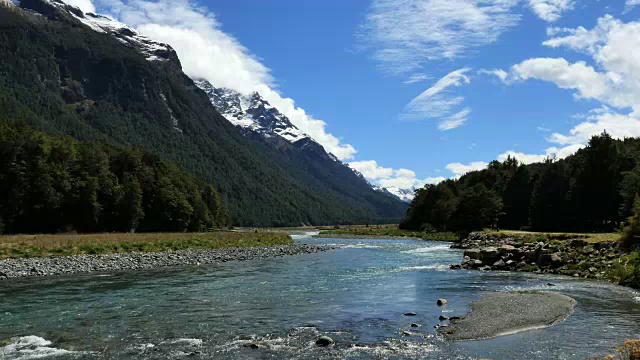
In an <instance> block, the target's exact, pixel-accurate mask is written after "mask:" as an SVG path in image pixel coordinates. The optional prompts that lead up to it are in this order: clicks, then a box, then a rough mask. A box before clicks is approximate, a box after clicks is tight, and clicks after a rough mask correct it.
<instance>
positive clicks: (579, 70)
mask: <svg viewBox="0 0 640 360" xmlns="http://www.w3.org/2000/svg"><path fill="white" fill-rule="evenodd" d="M511 74H512V77H513V78H515V79H516V80H529V79H538V80H543V81H548V82H553V83H555V84H556V85H557V86H558V87H560V88H562V89H575V90H578V94H577V95H578V96H579V97H583V98H593V99H598V98H602V97H603V96H605V95H606V93H607V91H608V84H607V78H606V76H604V75H603V74H600V73H598V72H597V71H596V70H595V69H594V68H593V67H591V66H588V65H587V64H586V63H585V62H582V61H579V62H576V63H573V64H570V63H569V62H568V61H567V60H565V59H562V58H559V59H553V58H535V59H529V60H525V61H523V62H521V63H520V64H517V65H515V66H513V68H512V70H511Z"/></svg>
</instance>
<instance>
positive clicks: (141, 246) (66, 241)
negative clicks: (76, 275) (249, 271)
mask: <svg viewBox="0 0 640 360" xmlns="http://www.w3.org/2000/svg"><path fill="white" fill-rule="evenodd" d="M292 243H293V240H291V237H289V236H288V235H287V234H282V233H247V232H245V233H239V232H207V233H138V234H131V233H120V234H81V235H80V234H60V235H47V234H43V235H4V236H0V259H6V258H21V257H42V256H62V255H79V254H111V253H122V252H152V251H168V250H181V249H218V248H228V247H256V246H270V245H289V244H292Z"/></svg>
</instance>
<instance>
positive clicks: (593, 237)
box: [486, 230, 622, 243]
mask: <svg viewBox="0 0 640 360" xmlns="http://www.w3.org/2000/svg"><path fill="white" fill-rule="evenodd" d="M486 232H488V233H494V234H495V233H496V232H493V231H489V230H487V231H486ZM497 234H500V235H503V236H521V237H523V238H524V240H525V241H527V240H530V241H545V240H546V241H548V240H571V239H582V240H585V241H587V242H590V243H600V242H617V241H620V238H621V236H622V234H620V233H592V234H590V233H560V232H531V231H515V230H500V231H499V232H497Z"/></svg>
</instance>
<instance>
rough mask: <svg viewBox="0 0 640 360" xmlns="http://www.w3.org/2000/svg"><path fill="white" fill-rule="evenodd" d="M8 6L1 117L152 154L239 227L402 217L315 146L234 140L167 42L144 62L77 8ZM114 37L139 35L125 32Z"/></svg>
mask: <svg viewBox="0 0 640 360" xmlns="http://www.w3.org/2000/svg"><path fill="white" fill-rule="evenodd" d="M13 8H15V6H12V9H9V8H8V7H6V6H0V20H2V21H0V30H1V31H0V40H1V41H0V55H2V56H0V59H3V60H2V61H0V73H3V74H7V75H6V77H4V78H3V79H1V81H0V108H1V109H3V110H2V111H0V120H4V121H18V122H26V123H28V124H30V125H31V126H33V127H35V128H37V129H39V130H43V131H45V132H47V133H50V134H54V135H59V134H66V135H71V136H73V137H75V138H78V139H81V140H97V141H101V142H107V143H114V144H120V145H126V146H140V147H143V148H144V149H146V150H148V151H153V152H157V153H158V154H160V155H161V156H163V157H165V158H167V159H169V160H172V161H175V162H176V163H177V164H179V165H180V166H181V167H183V168H185V169H186V170H188V171H189V172H191V173H192V174H194V175H197V176H199V177H201V178H203V179H204V180H206V181H208V182H210V183H212V184H214V186H216V189H217V190H218V191H219V192H220V194H221V196H223V198H224V200H225V203H227V204H228V206H229V212H230V214H231V215H232V218H233V219H234V223H235V224H236V225H247V226H278V225H299V224H302V223H304V224H332V223H334V224H335V223H354V222H360V223H364V222H372V223H373V222H388V221H396V220H397V219H398V218H399V217H401V216H402V215H403V214H404V212H405V210H406V204H401V203H399V202H398V201H397V200H395V199H393V198H391V197H389V196H386V195H384V194H380V193H378V192H376V191H374V190H373V189H371V187H370V186H369V185H368V184H367V183H366V182H364V181H363V180H361V179H359V178H358V177H357V176H354V175H353V172H352V171H351V170H348V169H346V168H345V167H344V166H343V165H342V164H341V163H337V162H335V161H333V160H331V161H328V160H327V159H324V160H323V159H322V158H323V156H322V152H324V149H322V148H321V147H319V146H318V147H316V146H315V145H316V144H315V143H314V142H311V141H309V140H305V139H300V140H301V141H297V142H296V143H297V144H298V146H299V147H300V148H304V149H309V150H313V149H314V148H315V149H316V150H320V149H322V152H319V151H318V152H313V151H306V150H305V151H299V150H298V149H296V148H295V147H294V146H293V145H292V144H290V143H288V142H286V141H284V140H283V141H281V142H280V144H279V145H278V146H274V144H273V143H271V142H268V141H266V140H265V139H264V138H263V137H261V136H255V135H251V136H243V135H242V134H241V133H240V132H239V131H238V129H237V128H236V127H235V126H233V125H232V124H231V123H229V121H228V119H226V118H224V117H223V116H222V115H220V114H219V113H218V111H216V110H215V108H214V107H213V106H211V102H210V99H209V97H208V96H207V94H206V93H205V92H203V91H202V90H201V89H200V88H198V87H197V86H196V84H195V83H194V82H193V81H192V80H191V79H190V78H189V77H188V76H186V75H185V74H184V73H183V72H182V70H181V66H180V62H179V59H178V58H177V55H176V56H175V58H174V57H173V54H175V52H173V51H172V49H171V51H167V52H166V54H167V55H168V58H167V59H166V60H167V61H162V60H157V59H154V58H151V59H150V56H149V52H148V51H146V50H145V49H143V51H140V49H137V46H136V43H135V42H131V41H130V42H127V43H126V44H125V43H124V42H123V39H119V38H118V36H120V35H122V34H121V33H119V32H118V33H117V34H116V36H114V35H113V33H108V32H99V31H95V29H93V28H92V27H90V26H89V25H87V24H85V23H83V22H82V21H80V20H79V19H78V18H77V17H78V15H77V14H76V15H75V16H74V15H72V13H71V12H70V11H74V12H79V11H80V10H79V9H77V8H74V9H71V10H70V9H69V7H68V6H67V5H61V4H59V3H58V4H57V5H55V4H54V3H52V2H51V1H49V0H23V1H22V2H20V9H22V10H18V11H16V10H15V9H13ZM38 14H39V15H38ZM43 15H44V16H43ZM96 16H97V15H96ZM85 18H87V16H85ZM88 18H91V19H94V17H91V16H88ZM100 19H101V20H100V21H107V20H105V19H107V18H104V19H103V18H100ZM112 28H116V29H122V27H119V25H118V26H114V27H109V29H112ZM131 31H133V30H131ZM122 36H127V37H128V38H129V39H135V40H138V39H139V38H138V37H137V35H136V33H135V32H133V33H130V32H129V30H126V29H125V31H124V35H122ZM132 44H133V45H132ZM167 49H168V48H167ZM160 55H161V54H160ZM32 59H37V62H34V61H33V60H32ZM264 110H267V109H266V108H264ZM325 154H326V152H325ZM314 157H317V158H318V159H320V160H317V161H316V160H313V159H315V158H314ZM347 170H348V172H347Z"/></svg>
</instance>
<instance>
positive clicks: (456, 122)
mask: <svg viewBox="0 0 640 360" xmlns="http://www.w3.org/2000/svg"><path fill="white" fill-rule="evenodd" d="M470 70H471V69H470V68H462V69H458V70H455V71H452V72H450V73H449V74H447V75H445V76H444V77H442V78H441V79H440V80H438V81H437V82H436V83H435V84H434V85H433V86H432V87H430V88H429V89H427V90H425V91H424V92H422V93H421V94H420V95H418V96H416V97H415V98H414V99H413V100H411V102H409V103H408V104H407V105H406V106H405V108H404V110H403V113H402V114H401V115H400V117H401V118H403V119H427V118H431V119H441V122H440V125H439V128H440V130H450V129H453V128H456V127H458V126H460V125H462V124H463V123H464V122H465V121H466V120H467V117H468V116H469V113H470V112H471V109H469V108H465V109H462V110H458V111H457V112H456V111H455V108H456V107H457V106H458V105H460V104H462V102H463V101H464V97H462V96H459V95H455V94H453V92H452V88H455V87H459V86H462V85H465V84H468V83H470V82H471V78H470V77H469V76H467V75H466V73H467V72H469V71H470Z"/></svg>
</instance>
